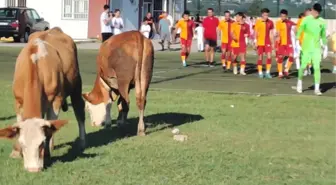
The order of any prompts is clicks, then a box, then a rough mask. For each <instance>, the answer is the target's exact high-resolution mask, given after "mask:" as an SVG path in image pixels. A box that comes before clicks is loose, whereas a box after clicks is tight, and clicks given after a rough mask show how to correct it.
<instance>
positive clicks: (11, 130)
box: [0, 126, 20, 139]
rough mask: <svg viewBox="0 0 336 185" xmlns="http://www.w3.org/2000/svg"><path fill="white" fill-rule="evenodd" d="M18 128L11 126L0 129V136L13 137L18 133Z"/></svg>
mask: <svg viewBox="0 0 336 185" xmlns="http://www.w3.org/2000/svg"><path fill="white" fill-rule="evenodd" d="M19 130H20V129H19V127H13V126H9V127H7V128H3V129H0V138H5V139H13V138H15V137H16V136H17V135H18V134H19Z"/></svg>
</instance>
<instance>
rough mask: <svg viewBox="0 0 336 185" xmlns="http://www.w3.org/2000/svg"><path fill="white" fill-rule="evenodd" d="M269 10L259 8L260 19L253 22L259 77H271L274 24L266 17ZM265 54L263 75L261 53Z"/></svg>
mask: <svg viewBox="0 0 336 185" xmlns="http://www.w3.org/2000/svg"><path fill="white" fill-rule="evenodd" d="M269 13H270V10H269V9H268V8H264V9H262V10H261V19H259V20H258V21H257V22H256V24H255V27H254V29H255V41H254V43H255V45H256V47H257V53H258V61H257V68H258V73H259V78H264V77H265V78H272V76H271V65H272V48H274V35H273V33H274V30H273V29H274V24H273V21H272V20H270V19H269V18H268V16H269ZM264 54H266V55H267V60H266V73H265V76H264V74H263V70H262V64H263V55H264Z"/></svg>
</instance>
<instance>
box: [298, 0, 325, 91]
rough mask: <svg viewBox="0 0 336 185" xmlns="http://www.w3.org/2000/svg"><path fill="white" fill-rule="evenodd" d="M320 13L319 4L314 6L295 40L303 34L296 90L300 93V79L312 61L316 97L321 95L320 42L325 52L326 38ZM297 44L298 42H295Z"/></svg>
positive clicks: (320, 7)
mask: <svg viewBox="0 0 336 185" xmlns="http://www.w3.org/2000/svg"><path fill="white" fill-rule="evenodd" d="M321 12H322V6H321V5H320V4H319V3H316V4H314V6H313V9H312V12H311V15H309V16H307V17H306V18H305V19H303V21H302V23H301V25H300V27H299V29H298V32H297V34H296V38H297V39H299V38H300V36H301V33H302V32H303V33H304V37H303V41H302V64H301V66H300V70H299V77H298V82H297V86H296V90H297V92H298V93H302V78H303V71H304V69H305V68H306V67H307V65H308V63H309V62H310V61H312V64H313V68H314V82H315V90H314V93H315V94H316V95H321V94H322V93H321V91H320V81H321V71H320V63H321V55H322V53H321V42H320V41H321V40H322V46H323V48H324V51H326V48H327V46H326V44H327V37H326V22H325V21H324V19H323V18H321V17H320V13H321ZM296 42H297V43H299V41H296ZM327 54H328V53H327V52H324V54H323V55H324V56H323V58H326V57H327V56H326V55H327Z"/></svg>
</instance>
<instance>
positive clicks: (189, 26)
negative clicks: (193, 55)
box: [173, 10, 195, 67]
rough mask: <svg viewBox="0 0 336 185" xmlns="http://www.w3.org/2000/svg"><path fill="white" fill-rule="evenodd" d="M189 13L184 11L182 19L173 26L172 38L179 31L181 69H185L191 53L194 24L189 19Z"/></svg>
mask: <svg viewBox="0 0 336 185" xmlns="http://www.w3.org/2000/svg"><path fill="white" fill-rule="evenodd" d="M189 16H190V12H189V11H187V10H186V11H184V13H183V18H182V19H181V20H179V21H178V22H177V24H176V26H175V28H176V29H175V30H174V34H173V35H174V38H175V35H176V32H177V31H178V30H179V29H180V30H181V33H180V42H181V60H182V65H183V67H187V62H186V60H187V59H188V56H189V54H190V51H191V44H192V38H193V34H194V29H195V23H194V22H193V21H192V20H190V19H189Z"/></svg>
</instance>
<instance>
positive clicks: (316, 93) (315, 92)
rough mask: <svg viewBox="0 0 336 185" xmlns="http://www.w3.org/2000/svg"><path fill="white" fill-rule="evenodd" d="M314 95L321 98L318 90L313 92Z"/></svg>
mask: <svg viewBox="0 0 336 185" xmlns="http://www.w3.org/2000/svg"><path fill="white" fill-rule="evenodd" d="M314 94H315V95H317V96H321V95H322V93H321V91H320V90H314Z"/></svg>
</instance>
